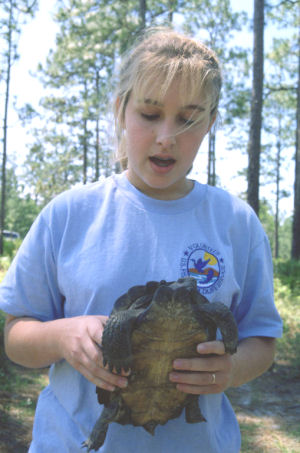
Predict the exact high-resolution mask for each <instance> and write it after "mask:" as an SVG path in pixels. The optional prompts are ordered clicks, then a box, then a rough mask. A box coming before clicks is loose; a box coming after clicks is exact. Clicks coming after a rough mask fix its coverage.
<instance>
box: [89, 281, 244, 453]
mask: <svg viewBox="0 0 300 453" xmlns="http://www.w3.org/2000/svg"><path fill="white" fill-rule="evenodd" d="M218 328H219V329H220V332H221V334H222V339H223V342H224V345H225V351H226V352H227V353H229V354H234V353H235V352H236V348H237V340H238V333H237V325H236V322H235V319H234V317H233V314H232V313H231V311H230V309H229V308H228V307H227V306H226V305H224V304H223V303H221V302H209V301H208V300H207V299H206V297H205V296H203V295H202V294H200V292H199V291H198V290H197V281H196V280H195V279H194V278H192V277H185V278H180V279H179V280H177V281H173V282H166V281H165V280H161V281H159V282H157V281H150V282H148V283H146V284H145V285H138V286H133V287H131V288H130V289H129V290H128V291H127V293H125V294H124V295H122V296H121V297H119V298H118V299H117V300H116V302H115V304H114V308H113V310H112V312H111V315H110V317H109V318H108V321H107V323H106V325H105V327H104V331H103V336H102V345H101V346H100V347H101V349H102V355H103V364H104V366H106V365H107V366H108V368H109V370H110V371H113V372H117V373H120V372H121V370H122V369H123V370H124V371H128V370H130V374H129V377H128V386H127V387H126V388H125V389H119V388H118V389H116V390H115V391H113V392H110V391H107V390H104V389H101V388H99V387H96V392H97V396H98V401H99V403H100V404H103V405H104V408H103V410H102V413H101V415H100V417H99V418H98V420H97V422H96V424H95V426H94V428H93V430H92V432H91V434H90V437H89V438H88V439H87V440H86V441H85V442H84V443H83V447H86V449H87V450H88V451H91V450H98V449H99V448H100V447H101V446H102V445H103V443H104V441H105V437H106V433H107V430H108V427H109V423H111V422H117V423H120V424H122V425H126V424H132V425H133V426H142V427H143V428H144V429H145V430H146V431H147V432H148V433H150V434H152V435H154V432H155V428H156V426H157V425H158V424H160V425H164V424H165V423H167V421H168V420H170V419H173V418H177V417H179V416H180V414H181V413H182V411H183V410H184V409H185V419H186V422H187V423H198V422H204V421H206V420H205V418H204V416H203V415H202V413H201V410H200V408H199V403H198V395H191V394H187V393H184V392H180V391H179V390H177V388H176V384H174V383H172V382H171V381H170V380H169V373H170V372H171V371H172V369H173V367H172V363H173V361H174V359H176V358H192V357H195V356H197V353H196V346H197V344H199V343H201V342H204V341H210V340H214V339H215V338H216V331H217V329H218ZM198 356H199V355H198Z"/></svg>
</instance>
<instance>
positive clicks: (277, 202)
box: [274, 113, 282, 258]
mask: <svg viewBox="0 0 300 453" xmlns="http://www.w3.org/2000/svg"><path fill="white" fill-rule="evenodd" d="M281 133H282V131H281V113H279V118H278V131H277V134H278V140H277V145H276V147H277V153H276V208H275V251H274V256H275V258H278V257H279V200H280V168H281Z"/></svg>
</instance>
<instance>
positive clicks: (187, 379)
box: [169, 371, 216, 386]
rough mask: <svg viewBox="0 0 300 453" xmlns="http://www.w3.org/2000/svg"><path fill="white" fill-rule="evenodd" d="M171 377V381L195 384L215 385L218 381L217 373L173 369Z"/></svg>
mask: <svg viewBox="0 0 300 453" xmlns="http://www.w3.org/2000/svg"><path fill="white" fill-rule="evenodd" d="M212 376H214V377H212ZM169 377H170V381H171V382H175V383H178V384H188V385H193V386H208V385H214V384H215V381H216V374H215V373H176V372H174V371H173V372H172V373H170V375H169Z"/></svg>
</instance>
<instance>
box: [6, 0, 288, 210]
mask: <svg viewBox="0 0 300 453" xmlns="http://www.w3.org/2000/svg"><path fill="white" fill-rule="evenodd" d="M54 4H55V3H54V2H49V1H47V0H40V7H39V11H38V12H37V13H36V16H35V18H34V19H33V20H30V22H28V23H27V24H25V25H23V26H22V32H21V35H20V39H19V43H18V53H19V55H20V59H19V60H18V61H17V62H16V63H15V64H14V65H13V68H12V78H11V99H10V106H11V107H13V104H14V103H15V104H16V105H17V107H22V106H24V104H26V103H29V104H31V105H33V107H38V103H39V100H40V98H41V97H42V96H43V94H44V89H43V86H42V85H41V83H40V82H39V81H38V79H37V77H36V76H35V75H36V70H37V66H38V64H39V63H42V64H43V63H44V62H45V60H46V57H47V55H48V53H49V50H50V49H51V48H54V47H55V35H56V32H57V31H58V27H57V25H56V24H55V23H54V22H53V20H52V12H53V6H54ZM232 7H233V10H234V11H240V10H246V11H247V13H248V15H249V17H252V15H253V3H252V2H251V1H247V2H241V1H240V0H232ZM275 32H277V31H276V30H275ZM272 36H274V30H272V29H267V30H266V34H265V41H266V45H269V44H270V43H271V41H272ZM239 43H240V45H241V44H242V43H243V44H244V45H245V46H246V47H248V48H251V47H252V33H251V32H250V31H249V30H247V29H245V30H244V32H243V33H240V34H239ZM31 140H32V137H30V135H28V132H26V130H25V129H24V127H22V126H21V124H20V122H19V121H18V116H17V114H16V113H15V111H14V109H13V108H10V111H9V132H8V149H9V152H11V151H12V154H11V156H12V158H13V159H14V160H15V159H16V161H17V163H18V165H19V168H20V169H21V167H22V162H23V160H24V156H25V155H26V153H27V144H28V143H30V142H31ZM207 146H208V145H207V141H206V140H205V141H204V142H203V143H202V146H201V149H200V151H199V154H198V157H197V158H196V161H195V164H194V170H193V172H192V173H191V174H190V176H191V177H193V178H194V179H197V180H199V181H200V182H202V183H205V182H206V180H207V176H206V174H207ZM216 153H217V165H216V172H217V174H218V176H219V178H220V183H221V187H222V188H224V189H226V190H229V191H230V192H231V193H233V194H236V195H238V194H240V193H241V192H245V191H246V189H247V184H246V181H245V178H244V177H239V176H237V173H238V171H239V170H242V169H244V168H245V167H246V166H247V156H246V155H241V152H240V150H239V149H236V150H230V151H228V150H227V149H226V137H225V136H224V134H223V131H222V127H221V129H219V130H218V131H217V147H216ZM283 176H284V183H283V185H284V187H282V188H284V189H285V190H289V191H290V192H291V193H292V186H293V181H294V165H293V163H292V162H291V164H290V166H289V168H288V170H287V172H286V174H284V175H283ZM271 190H274V187H273V188H272V187H271V186H267V187H262V188H261V196H265V197H267V198H268V199H270V198H273V195H272V193H271ZM280 210H281V213H282V215H283V216H284V217H286V216H290V215H291V214H292V210H293V199H292V197H289V198H287V199H283V200H282V201H281V203H280Z"/></svg>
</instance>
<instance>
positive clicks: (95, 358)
mask: <svg viewBox="0 0 300 453" xmlns="http://www.w3.org/2000/svg"><path fill="white" fill-rule="evenodd" d="M107 319H108V317H107V316H77V317H74V318H65V319H64V328H63V329H62V330H61V332H60V338H59V344H60V345H61V352H62V355H63V358H64V359H65V360H67V362H68V363H69V364H70V365H71V366H72V367H73V368H75V369H76V370H77V371H79V372H80V373H81V374H82V375H83V376H84V377H85V378H86V379H88V380H89V381H90V382H92V383H93V384H95V385H96V386H98V387H101V388H103V389H105V390H109V391H113V390H115V388H116V387H121V388H124V387H126V386H127V384H128V380H127V377H126V376H128V373H125V372H122V375H117V374H114V373H111V372H110V371H109V370H108V369H107V367H104V366H103V356H102V351H101V347H100V345H101V342H102V333H103V329H104V326H105V323H106V321H107Z"/></svg>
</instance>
